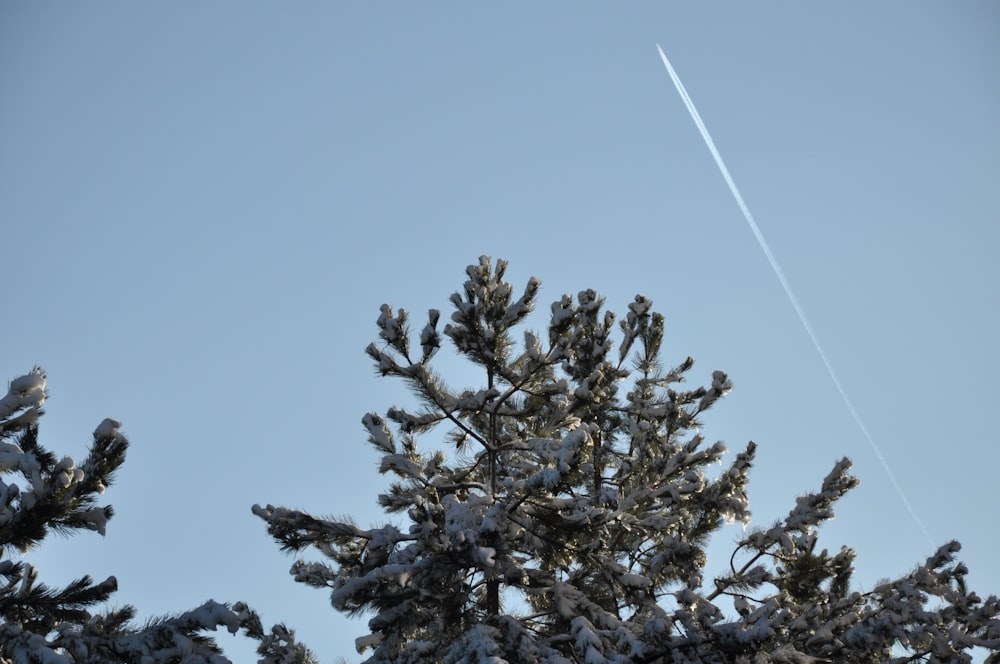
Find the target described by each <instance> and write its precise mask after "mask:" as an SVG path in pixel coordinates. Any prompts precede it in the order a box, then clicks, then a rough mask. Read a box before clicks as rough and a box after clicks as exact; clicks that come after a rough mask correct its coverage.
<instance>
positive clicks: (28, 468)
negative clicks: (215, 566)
mask: <svg viewBox="0 0 1000 664" xmlns="http://www.w3.org/2000/svg"><path fill="white" fill-rule="evenodd" d="M45 382H46V376H45V373H43V372H42V371H41V369H37V368H36V369H34V370H33V371H31V373H28V374H26V375H24V376H21V377H19V378H16V379H15V380H13V381H11V382H10V385H9V388H8V391H7V394H6V396H4V397H3V399H0V663H3V664H7V663H15V664H29V663H35V662H38V663H44V664H83V663H87V664H104V663H108V664H110V663H125V662H128V663H135V664H140V663H141V664H171V663H175V662H184V663H186V664H223V663H225V662H228V661H229V660H228V659H226V658H225V657H224V656H223V654H222V652H221V650H220V649H219V647H218V645H217V644H216V643H215V641H214V640H213V639H212V638H211V637H210V636H209V635H207V634H206V632H212V631H215V630H216V629H217V628H219V627H224V628H225V629H227V630H228V631H230V632H233V633H235V632H237V631H240V630H243V632H244V633H245V634H246V635H248V636H250V637H251V638H255V639H257V640H258V641H260V645H259V648H258V652H259V653H260V655H261V659H260V660H259V661H260V662H261V663H262V664H310V663H311V662H312V661H313V660H312V657H311V655H310V653H309V652H308V651H307V650H306V649H305V648H303V647H302V646H301V645H298V644H297V643H295V640H294V637H293V635H292V634H291V633H290V632H289V631H288V630H287V629H285V628H284V627H283V626H281V625H278V626H275V627H273V628H272V629H271V630H270V632H265V631H264V629H263V627H262V625H261V622H260V619H259V617H258V616H257V614H256V613H254V612H253V611H252V610H250V609H249V608H248V607H247V606H246V605H244V604H235V605H233V606H232V607H230V606H227V605H224V604H220V603H217V602H214V601H208V602H205V603H204V604H202V605H201V606H200V607H198V608H196V609H194V610H192V611H188V612H186V613H182V614H180V615H177V616H173V617H168V618H160V619H156V620H152V621H149V622H147V623H146V624H144V625H142V626H141V627H139V626H136V625H134V624H133V622H132V620H133V618H134V617H135V615H136V611H135V609H134V608H132V607H130V606H125V607H123V608H118V609H114V610H110V611H106V612H104V613H91V611H92V609H93V608H94V607H96V606H97V605H99V604H102V603H104V602H106V601H107V600H108V599H109V598H110V597H111V595H112V594H113V593H114V591H115V590H116V589H117V585H118V583H117V581H116V580H115V578H114V577H109V578H107V579H105V580H104V581H100V582H94V580H93V579H91V578H90V577H89V576H82V577H80V578H79V579H77V580H76V581H73V582H72V583H70V584H69V585H67V586H66V587H65V588H50V587H48V586H46V585H45V584H44V583H40V582H38V572H37V571H36V570H35V568H34V567H33V566H32V565H31V564H29V563H27V562H24V561H23V560H21V559H20V558H22V557H24V554H27V553H28V552H29V551H30V550H31V549H32V548H33V547H35V546H36V545H38V544H39V543H40V542H41V541H42V540H43V539H44V538H45V537H46V535H48V534H49V533H51V532H56V533H60V534H64V535H69V534H72V533H73V532H75V531H78V530H91V531H96V532H98V533H101V534H102V535H103V534H104V532H105V528H106V526H107V523H108V520H109V519H110V518H111V516H112V515H113V511H112V508H111V506H109V505H108V506H101V505H99V504H98V502H99V500H100V497H101V494H103V493H104V490H105V488H106V487H107V486H109V485H110V484H111V482H112V480H113V479H114V475H115V472H116V471H117V470H118V469H119V467H120V466H121V465H122V463H124V461H125V452H126V450H127V449H128V444H129V443H128V440H127V439H126V438H125V436H124V435H123V434H122V433H121V432H120V431H119V428H120V427H121V424H120V423H119V422H118V421H117V420H114V419H111V418H107V419H105V420H104V421H103V422H101V424H100V425H99V426H98V427H97V429H96V430H95V431H94V440H93V444H92V445H91V447H90V451H89V453H88V455H87V458H86V459H85V460H84V461H83V463H81V464H79V465H77V463H76V462H75V461H74V460H73V459H72V458H70V457H62V458H58V457H57V456H56V455H55V454H53V453H52V452H49V451H48V450H46V449H45V448H44V447H43V446H42V445H41V444H40V443H39V440H38V420H39V418H40V417H41V415H42V404H43V403H44V401H45V399H46V391H45ZM18 478H19V479H20V480H22V482H23V485H22V484H18V483H17V482H16V481H13V480H16V479H18Z"/></svg>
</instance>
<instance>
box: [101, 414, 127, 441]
mask: <svg viewBox="0 0 1000 664" xmlns="http://www.w3.org/2000/svg"><path fill="white" fill-rule="evenodd" d="M121 426H122V423H121V422H119V421H118V420H116V419H115V418H113V417H105V418H104V420H103V421H102V422H101V423H100V424H98V425H97V428H96V429H94V439H95V440H102V439H105V438H117V436H118V429H120V428H121Z"/></svg>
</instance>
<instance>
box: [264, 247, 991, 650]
mask: <svg viewBox="0 0 1000 664" xmlns="http://www.w3.org/2000/svg"><path fill="white" fill-rule="evenodd" d="M506 267H507V265H506V263H505V262H504V261H502V260H500V261H497V262H496V264H495V266H494V265H492V264H491V261H490V259H489V257H485V256H484V257H482V258H481V259H480V261H479V262H478V264H475V265H471V266H469V268H468V269H467V275H468V280H467V281H466V282H465V285H464V288H463V290H462V292H460V293H456V294H454V295H452V297H451V303H452V304H453V306H454V309H455V311H454V313H453V314H452V315H451V322H450V323H449V324H447V325H446V326H445V327H444V329H443V337H447V338H448V340H450V341H451V343H452V345H453V346H454V347H455V349H456V350H457V351H458V353H460V354H461V355H463V356H465V357H466V358H468V359H469V360H471V361H472V362H473V363H474V364H475V365H476V366H477V367H478V368H480V369H481V370H482V376H483V383H482V385H481V386H480V387H479V388H476V389H467V390H461V391H456V390H453V389H451V388H449V387H448V386H447V385H446V384H445V382H444V381H443V380H442V379H441V377H439V376H438V375H437V374H435V372H434V371H433V370H432V369H431V365H430V360H431V358H433V357H434V355H435V354H436V353H437V352H438V350H439V348H440V347H441V345H442V341H443V338H442V332H440V331H439V330H438V321H439V318H440V315H439V313H438V312H437V311H431V312H430V315H429V320H428V322H427V324H426V326H424V327H423V329H422V331H421V333H420V336H419V347H416V346H414V345H413V344H411V336H410V331H409V329H408V322H409V316H408V314H407V312H406V311H405V310H403V309H399V310H398V311H395V312H394V311H393V309H392V307H390V306H388V305H383V306H382V309H381V315H380V316H379V317H378V328H379V341H378V342H376V343H373V344H371V345H370V346H369V347H368V349H367V353H368V355H369V356H371V358H372V359H373V360H374V362H375V365H376V367H377V369H378V372H379V373H381V374H382V375H383V376H393V377H397V378H401V379H403V381H405V382H406V383H407V384H408V385H409V386H410V388H411V389H412V390H413V392H414V393H415V394H416V396H417V397H418V398H419V400H420V402H421V404H422V406H421V407H420V408H419V409H416V410H407V409H403V408H396V407H394V408H390V409H389V410H388V411H387V413H386V415H385V417H382V416H380V415H378V414H375V413H369V414H368V415H366V416H365V417H364V418H363V423H364V426H365V427H366V428H367V431H368V442H369V443H370V444H371V445H372V446H373V447H374V448H375V450H377V452H378V453H379V454H380V455H381V467H380V469H381V471H382V472H383V473H391V474H392V475H394V476H395V478H396V479H395V480H394V481H393V483H392V484H391V487H390V488H389V489H388V491H387V492H385V493H383V494H382V495H380V496H379V497H378V501H379V503H380V504H381V506H382V507H383V508H384V509H385V510H386V511H387V512H388V513H390V514H393V515H398V517H397V518H398V519H400V520H401V523H399V524H398V525H385V526H381V527H373V528H362V527H360V526H358V525H356V524H355V523H353V522H351V521H350V520H331V519H324V518H317V517H314V516H311V515H309V514H306V513H303V512H301V511H295V510H291V509H286V508H281V507H274V506H271V505H268V506H267V507H260V506H255V507H254V512H255V513H256V514H257V515H258V516H260V517H261V518H263V519H264V520H265V521H266V522H267V525H268V531H269V533H270V534H271V535H272V536H273V537H274V538H275V539H276V540H277V541H278V542H279V543H280V544H281V545H282V547H283V548H285V549H289V550H301V549H304V548H307V547H315V549H317V550H318V551H319V552H320V553H321V554H322V555H323V556H325V557H326V558H327V559H328V561H323V562H310V561H306V560H299V561H297V562H296V563H295V564H294V565H293V568H292V573H293V574H294V577H295V579H296V580H297V581H300V582H303V583H306V584H309V585H312V586H316V587H319V588H325V589H332V602H333V606H334V607H335V608H336V609H338V610H340V611H344V612H347V613H349V614H362V613H365V614H369V615H371V619H370V620H369V622H368V627H369V630H370V632H371V633H370V634H369V635H367V636H362V637H360V638H359V639H358V640H357V643H356V645H357V648H358V651H359V652H364V653H367V654H368V659H367V660H366V661H367V662H373V663H390V662H391V663H399V664H401V663H413V664H417V663H424V662H446V663H452V662H454V663H458V662H466V663H473V662H483V663H490V664H499V663H501V662H510V663H512V664H518V663H530V662H551V663H553V664H554V663H564V662H585V663H586V664H597V663H599V662H619V663H626V662H634V663H642V662H692V663H693V662H698V663H715V662H747V663H753V662H756V663H763V662H856V663H858V664H861V663H865V664H868V663H870V662H885V661H892V662H918V661H923V662H963V661H969V654H968V653H969V651H970V649H971V648H972V647H974V646H980V647H983V648H988V649H993V650H994V652H995V651H996V649H997V648H998V647H1000V621H998V619H997V616H998V611H1000V602H998V600H997V598H996V597H994V596H990V597H989V598H988V599H986V600H982V599H980V598H979V597H977V596H976V595H975V594H974V593H971V592H969V591H968V590H967V589H966V587H965V583H964V577H965V575H966V568H965V567H964V566H963V565H962V564H961V563H958V562H956V561H955V559H954V555H955V553H956V552H957V550H958V545H957V544H956V543H949V544H947V545H945V546H943V547H941V548H940V549H939V550H938V551H937V552H935V553H934V554H933V555H932V556H930V557H929V558H928V559H927V561H926V563H924V564H922V565H920V566H919V567H917V568H916V569H914V570H913V571H911V572H910V573H908V574H906V575H905V576H902V577H900V578H898V579H897V580H895V581H888V582H885V583H883V584H880V585H879V586H878V587H876V588H874V589H872V590H870V591H868V592H861V591H858V590H856V589H854V588H852V587H851V584H850V580H851V573H852V564H853V560H854V553H853V552H852V551H851V550H850V549H847V548H843V549H841V550H840V551H839V552H837V553H834V554H830V553H828V552H827V551H826V550H825V549H824V550H817V527H818V526H819V525H820V524H821V523H822V522H823V521H825V520H827V519H830V518H832V517H833V510H832V507H833V504H834V503H835V502H836V501H837V499H839V498H840V497H841V496H843V495H844V494H845V492H847V491H848V490H850V489H851V488H852V487H854V486H856V485H857V483H858V482H857V480H856V479H855V478H854V477H852V476H851V475H850V474H849V473H848V470H849V468H850V462H849V461H848V460H847V459H843V460H841V461H838V462H837V463H836V464H835V465H834V467H833V470H832V471H831V472H830V474H829V475H828V476H827V477H826V479H825V480H824V481H823V483H822V486H821V488H820V490H819V491H818V492H816V493H812V494H808V495H804V496H801V497H799V498H798V499H797V501H796V504H795V507H794V508H793V509H792V510H791V512H790V513H789V514H788V516H787V517H786V518H785V519H784V520H783V521H781V522H780V523H777V524H776V525H774V526H773V527H771V528H767V529H763V530H755V531H751V532H750V533H749V534H747V536H746V537H745V538H744V539H743V540H742V541H740V542H739V543H738V545H737V546H736V550H735V552H734V553H733V557H732V561H731V570H730V571H729V573H728V574H726V575H724V576H721V577H720V578H715V579H711V580H707V579H705V578H704V569H705V564H706V552H705V547H706V543H707V542H708V539H709V537H710V536H711V535H712V533H714V532H716V531H717V530H718V529H719V528H720V526H721V525H722V524H723V523H724V522H725V521H733V520H736V521H741V522H743V523H747V522H748V521H749V510H748V505H747V496H746V493H745V487H746V484H747V476H748V471H749V469H750V466H751V462H752V461H753V458H754V448H755V446H754V444H753V443H750V444H749V445H747V447H746V448H745V449H743V450H742V451H740V452H739V453H738V454H736V455H735V457H734V458H733V459H732V460H731V461H730V462H729V464H728V466H726V467H724V468H723V469H721V470H717V471H716V472H715V473H710V472H707V470H706V469H707V468H708V467H709V466H711V465H713V464H717V463H720V462H721V461H722V460H723V458H724V457H725V456H726V454H727V452H726V448H725V447H724V446H723V445H722V444H721V443H715V444H707V443H706V442H705V441H703V440H702V437H701V436H700V435H698V433H697V431H698V421H699V418H700V417H701V416H702V414H703V413H704V412H705V411H706V410H707V409H708V408H709V407H710V406H712V405H713V404H714V403H715V402H716V401H717V400H718V399H719V398H720V397H722V396H723V395H724V394H725V393H726V392H728V391H729V389H730V387H731V385H730V382H729V379H728V378H727V376H726V374H724V373H722V372H719V371H717V372H715V373H713V374H712V382H711V384H710V385H708V386H705V387H697V388H694V389H682V387H681V383H682V381H683V379H684V377H685V374H686V373H687V372H688V370H689V369H690V368H691V366H692V364H693V361H692V360H691V359H690V358H688V359H686V360H684V361H683V362H681V363H680V365H679V366H677V367H676V368H673V369H665V368H664V367H663V366H662V365H661V363H660V351H661V345H662V341H663V317H662V316H661V315H660V314H658V313H655V312H654V311H653V310H652V308H651V302H650V301H649V300H648V299H646V298H645V297H642V296H639V297H636V298H635V301H634V302H633V303H631V304H630V305H629V307H628V312H627V313H626V315H625V317H624V318H623V319H622V320H621V322H620V323H619V324H618V325H617V328H618V330H617V336H618V343H617V346H618V348H617V350H615V349H614V348H613V344H612V337H613V336H615V335H616V325H615V316H613V315H612V314H611V313H609V312H606V311H604V310H603V307H602V305H603V301H602V299H601V298H600V297H599V296H598V295H597V294H595V293H594V291H591V290H586V291H582V292H580V293H579V295H578V296H577V298H576V300H575V301H574V300H573V299H572V298H570V297H569V296H563V297H562V298H561V299H560V300H558V301H557V302H555V303H554V304H553V305H552V309H551V318H550V321H549V324H548V332H547V334H546V335H545V336H544V337H542V338H540V337H539V336H538V335H536V334H535V333H533V332H531V331H527V330H526V331H524V332H523V334H522V336H521V340H520V342H518V341H516V340H515V334H514V330H515V328H516V327H517V326H518V325H519V324H522V323H523V322H524V320H525V318H526V317H527V316H528V314H529V312H531V311H532V309H533V307H534V304H535V298H536V295H537V293H538V289H539V281H538V279H535V278H532V279H531V280H529V281H528V284H527V287H526V288H525V290H524V292H523V294H522V295H521V296H520V297H515V296H514V294H513V290H512V287H511V285H510V284H509V283H507V282H506V281H504V272H505V269H506ZM438 425H441V426H443V427H445V429H446V432H445V433H444V435H443V436H439V437H436V438H435V437H433V436H431V435H430V434H431V431H432V430H433V429H435V427H438ZM993 658H994V659H996V655H993Z"/></svg>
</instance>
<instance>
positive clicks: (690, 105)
mask: <svg viewBox="0 0 1000 664" xmlns="http://www.w3.org/2000/svg"><path fill="white" fill-rule="evenodd" d="M656 50H657V51H659V52H660V59H662V60H663V66H664V67H666V68H667V73H668V74H670V79H671V80H672V81H673V82H674V87H675V88H677V92H678V93H679V94H680V96H681V99H682V100H683V101H684V105H685V106H687V110H688V112H689V113H690V114H691V119H692V120H694V123H695V125H697V127H698V131H699V132H701V137H702V138H703V139H705V144H706V145H707V146H708V151H709V152H711V153H712V157H713V158H714V159H715V164H716V165H717V166H718V167H719V171H720V172H721V173H722V177H723V179H725V181H726V184H727V185H729V191H730V192H732V194H733V198H735V199H736V204H737V205H738V206H739V207H740V210H741V211H742V212H743V216H744V217H745V218H746V220H747V223H748V224H749V225H750V230H751V231H753V234H754V237H756V238H757V243H758V244H760V248H761V249H763V250H764V255H765V256H767V261H768V262H769V263H770V264H771V269H773V270H774V274H775V275H777V277H778V281H780V282H781V287H782V288H784V289H785V294H786V295H788V300H789V301H790V302H791V303H792V307H793V308H794V309H795V313H796V314H798V316H799V320H800V321H802V327H804V328H805V329H806V334H808V335H809V338H810V339H811V340H812V342H813V346H815V347H816V352H818V353H819V357H820V359H821V360H823V364H824V365H825V366H826V371H827V373H829V374H830V379H831V380H832V381H833V384H834V386H835V387H836V388H837V392H839V393H840V398H841V399H843V401H844V405H845V406H847V410H848V411H849V412H850V413H851V417H853V418H854V422H855V424H857V425H858V428H859V429H861V433H863V434H864V436H865V438H867V439H868V444H869V445H871V448H872V451H873V452H875V456H876V457H877V458H878V460H879V462H880V463H881V464H882V468H883V469H884V470H885V474H886V475H888V476H889V481H890V482H892V486H893V487H894V488H895V489H896V493H897V494H899V498H900V500H902V501H903V505H904V506H905V507H906V510H907V511H908V512H909V513H910V516H911V517H913V521H914V522H916V524H917V526H918V527H919V528H920V530H921V532H923V534H924V537H926V538H927V541H928V542H930V544H931V546H935V544H934V539H933V538H932V537H931V535H930V533H929V532H927V528H926V527H925V526H924V524H923V522H922V521H921V520H920V517H918V516H917V513H916V511H914V509H913V506H912V505H911V504H910V501H909V500H908V499H907V497H906V494H905V493H904V492H903V488H902V487H901V486H900V484H899V482H898V481H896V476H895V475H894V474H893V472H892V469H891V468H889V463H888V462H887V461H886V460H885V457H884V456H883V455H882V451H881V450H880V449H879V447H878V445H876V444H875V439H874V438H872V435H871V434H870V433H869V432H868V427H866V426H865V423H864V422H863V421H862V420H861V416H860V415H859V414H858V411H857V410H855V409H854V405H853V404H852V403H851V400H850V399H849V398H848V396H847V392H846V391H845V390H844V387H843V385H841V384H840V380H839V379H838V378H837V374H836V372H835V371H834V370H833V365H832V364H831V363H830V358H828V357H827V356H826V352H825V351H824V350H823V346H822V345H821V344H820V342H819V337H817V336H816V332H814V331H813V328H812V325H810V324H809V320H808V319H807V318H806V314H805V312H804V311H802V307H801V306H800V305H799V301H798V300H797V299H796V298H795V293H793V292H792V287H791V285H790V284H789V283H788V279H787V278H785V273H784V272H783V271H782V269H781V266H780V265H778V261H777V259H776V258H775V257H774V254H772V253H771V248H770V247H768V246H767V241H766V240H764V236H763V234H761V232H760V228H758V227H757V222H755V221H754V220H753V215H752V214H750V208H749V207H747V204H746V202H745V201H744V200H743V196H742V195H741V194H740V190H739V188H738V187H737V186H736V182H734V181H733V176H732V175H730V174H729V169H728V168H726V163H725V162H724V161H722V155H721V154H719V150H718V149H717V148H716V147H715V142H714V141H713V140H712V137H711V135H709V133H708V127H706V126H705V122H704V121H703V120H702V119H701V116H700V115H698V109H696V108H695V107H694V102H693V101H691V97H690V96H688V93H687V90H685V89H684V84H683V83H681V79H680V77H679V76H677V72H675V71H674V68H673V67H672V66H671V65H670V60H668V59H667V55H666V53H664V52H663V49H662V48H660V45H659V44H657V45H656Z"/></svg>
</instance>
